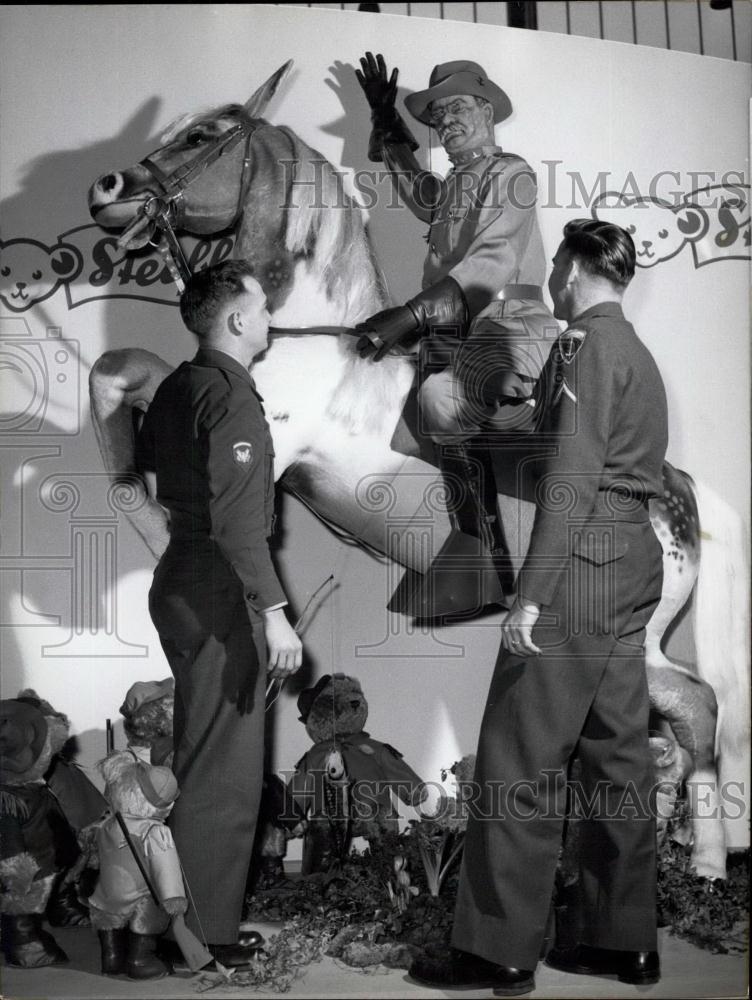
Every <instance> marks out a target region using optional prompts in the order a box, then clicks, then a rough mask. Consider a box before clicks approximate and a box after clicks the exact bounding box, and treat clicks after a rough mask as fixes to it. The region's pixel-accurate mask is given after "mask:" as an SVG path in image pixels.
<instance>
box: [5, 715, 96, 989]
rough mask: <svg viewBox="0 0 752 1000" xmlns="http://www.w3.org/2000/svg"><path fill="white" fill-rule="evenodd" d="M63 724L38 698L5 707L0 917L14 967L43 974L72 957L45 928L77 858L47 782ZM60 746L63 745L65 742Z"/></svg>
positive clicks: (72, 839)
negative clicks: (57, 888) (56, 890)
mask: <svg viewBox="0 0 752 1000" xmlns="http://www.w3.org/2000/svg"><path fill="white" fill-rule="evenodd" d="M67 738H68V730H67V726H66V725H65V723H64V722H63V721H62V720H61V719H60V718H58V717H57V716H56V715H54V714H51V715H49V716H46V715H45V714H44V712H43V711H42V709H41V708H40V707H39V702H38V701H36V700H35V699H29V700H25V699H21V698H10V699H7V700H3V701H0V889H2V895H1V896H0V915H1V925H2V948H3V952H4V953H5V959H6V961H7V962H8V964H10V965H15V966H20V967H21V968H27V969H28V968H39V967H41V966H45V965H57V964H59V963H61V962H67V960H68V957H67V955H66V954H65V952H64V951H63V950H62V948H60V946H59V945H58V944H57V942H56V941H55V939H54V938H53V937H52V935H51V934H49V933H48V932H47V931H45V930H44V929H43V927H42V921H43V915H44V913H45V910H46V907H47V903H48V901H49V899H50V895H51V893H52V890H53V886H54V884H55V882H56V880H57V879H58V877H59V875H60V873H61V872H63V871H65V870H66V869H68V868H70V867H71V866H72V865H73V864H74V862H75V861H76V858H77V856H78V853H79V851H78V844H77V841H76V835H75V833H74V832H73V830H72V829H71V827H70V824H69V823H68V821H67V819H66V818H65V815H64V814H63V812H62V810H61V808H60V805H59V803H58V801H57V799H56V798H55V796H54V795H53V794H52V792H51V791H50V789H49V787H48V786H47V783H46V782H45V780H44V775H45V773H46V772H47V770H48V768H49V766H50V761H51V759H52V757H53V753H54V751H55V748H59V747H60V746H62V745H63V743H64V742H65V741H66V740H67ZM61 741H62V742H61Z"/></svg>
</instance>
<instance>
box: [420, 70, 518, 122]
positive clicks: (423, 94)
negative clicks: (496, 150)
mask: <svg viewBox="0 0 752 1000" xmlns="http://www.w3.org/2000/svg"><path fill="white" fill-rule="evenodd" d="M457 94H471V95H474V96H475V97H485V99H486V100H487V101H489V102H490V103H491V107H492V108H493V112H494V122H495V123H498V122H503V121H504V119H505V118H508V117H509V116H510V115H511V113H512V102H511V101H510V100H509V98H508V96H507V95H506V94H505V93H504V91H503V90H502V89H501V87H497V86H496V84H495V83H494V82H493V80H489V79H488V75H487V74H486V71H485V70H484V69H483V67H482V66H479V65H478V63H475V62H470V61H469V60H467V59H458V60H455V61H454V62H447V63H439V65H438V66H434V68H433V70H432V71H431V79H430V80H429V81H428V89H427V90H417V91H416V92H415V93H414V94H408V96H407V97H406V98H405V107H406V108H407V110H408V111H409V112H410V114H411V115H412V116H413V118H417V119H418V121H419V122H424V124H426V125H429V124H430V113H429V106H430V104H431V101H435V100H436V98H437V97H454V96H455V95H457Z"/></svg>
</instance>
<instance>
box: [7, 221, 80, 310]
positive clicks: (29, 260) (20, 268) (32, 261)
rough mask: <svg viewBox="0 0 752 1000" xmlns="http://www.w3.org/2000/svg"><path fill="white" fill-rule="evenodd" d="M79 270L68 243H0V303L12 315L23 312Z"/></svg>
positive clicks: (75, 251)
mask: <svg viewBox="0 0 752 1000" xmlns="http://www.w3.org/2000/svg"><path fill="white" fill-rule="evenodd" d="M82 267H83V260H82V257H81V253H80V252H79V250H78V249H77V248H76V247H74V246H71V245H70V244H68V243H57V244H56V245H55V246H52V247H48V246H45V244H44V243H39V242H38V241H37V240H22V239H19V240H8V241H7V242H3V241H0V300H1V301H2V303H3V305H5V306H7V308H8V309H11V310H12V311H13V312H17V313H18V312H24V311H25V310H26V309H30V308H31V307H32V306H33V305H36V304H37V303H38V302H43V301H44V300H45V299H48V298H49V297H50V296H51V295H53V294H54V293H55V292H56V291H57V289H58V288H59V287H60V285H61V284H63V283H64V282H67V281H72V280H73V279H74V278H76V277H77V276H78V275H79V274H80V272H81V269H82Z"/></svg>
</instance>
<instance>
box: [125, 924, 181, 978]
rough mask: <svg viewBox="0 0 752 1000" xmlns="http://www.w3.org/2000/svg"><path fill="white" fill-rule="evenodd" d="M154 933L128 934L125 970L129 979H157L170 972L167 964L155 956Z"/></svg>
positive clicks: (155, 937) (155, 941)
mask: <svg viewBox="0 0 752 1000" xmlns="http://www.w3.org/2000/svg"><path fill="white" fill-rule="evenodd" d="M158 940H159V938H158V936H157V935H156V934H134V933H133V931H131V932H130V933H129V935H128V962H127V968H126V971H127V973H128V978H129V979H159V978H160V977H161V976H166V975H168V974H169V973H170V971H171V970H170V968H169V966H167V965H165V963H164V962H163V961H162V959H161V958H157V941H158Z"/></svg>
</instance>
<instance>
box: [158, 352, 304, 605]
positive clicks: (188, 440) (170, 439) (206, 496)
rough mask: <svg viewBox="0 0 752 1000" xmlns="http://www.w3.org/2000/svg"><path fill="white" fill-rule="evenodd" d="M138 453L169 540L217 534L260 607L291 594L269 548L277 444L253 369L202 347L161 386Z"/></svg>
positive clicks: (187, 540) (252, 600)
mask: <svg viewBox="0 0 752 1000" xmlns="http://www.w3.org/2000/svg"><path fill="white" fill-rule="evenodd" d="M138 461H139V464H140V467H141V468H143V469H151V470H153V471H155V472H156V477H157V500H158V501H159V503H160V504H162V506H163V507H166V508H167V510H168V511H169V515H170V537H171V541H174V542H177V543H180V542H181V541H184V542H185V543H186V544H187V545H190V539H191V538H195V537H196V536H199V537H201V536H203V537H207V538H211V539H213V540H214V542H215V543H216V544H217V545H218V546H219V548H220V550H221V552H222V554H223V555H224V557H225V558H226V559H227V561H228V562H229V563H230V564H231V566H232V567H233V569H234V570H235V572H236V573H237V575H238V577H239V578H240V580H241V582H242V584H243V590H244V594H245V598H246V601H247V602H248V603H249V604H250V606H251V607H252V608H253V609H254V610H255V611H263V610H269V609H270V608H272V607H279V606H281V605H283V604H285V603H286V599H285V594H284V591H283V590H282V587H281V585H280V583H279V580H278V579H277V574H276V572H275V570H274V566H273V564H272V560H271V554H270V552H269V543H268V537H269V536H270V535H271V532H272V526H273V517H274V448H273V446H272V439H271V433H270V431H269V426H268V424H267V422H266V419H265V417H264V410H263V406H262V400H261V397H260V396H259V395H258V393H257V392H256V389H255V386H254V384H253V379H252V378H251V375H250V373H249V371H248V369H247V368H244V367H243V365H242V364H241V363H240V362H239V361H236V360H235V359H234V358H232V357H230V356H229V355H227V354H225V353H224V352H223V351H216V350H210V349H206V348H202V349H200V350H199V351H198V353H197V354H196V357H195V358H194V359H193V360H192V361H186V362H183V364H181V365H180V367H179V368H177V369H176V371H174V372H172V374H170V375H168V376H167V378H166V379H165V380H164V381H163V382H162V384H161V385H160V386H159V388H158V389H157V392H156V394H155V396H154V400H153V402H152V404H151V406H150V407H149V409H148V411H147V413H146V416H145V418H144V422H143V425H142V428H141V432H140V434H139V442H138Z"/></svg>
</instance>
